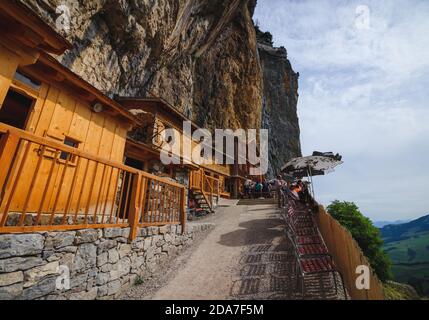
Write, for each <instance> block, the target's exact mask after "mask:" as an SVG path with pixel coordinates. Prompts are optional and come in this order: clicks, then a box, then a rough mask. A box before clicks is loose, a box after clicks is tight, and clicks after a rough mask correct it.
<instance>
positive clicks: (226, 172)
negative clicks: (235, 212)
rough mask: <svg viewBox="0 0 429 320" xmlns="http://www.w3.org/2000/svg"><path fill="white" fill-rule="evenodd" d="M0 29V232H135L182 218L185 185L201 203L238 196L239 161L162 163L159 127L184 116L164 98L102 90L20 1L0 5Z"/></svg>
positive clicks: (172, 124)
mask: <svg viewBox="0 0 429 320" xmlns="http://www.w3.org/2000/svg"><path fill="white" fill-rule="evenodd" d="M0 27H1V30H2V33H1V35H0V65H1V68H0V233H8V232H32V231H45V230H67V229H79V228H104V227H109V226H131V227H132V228H131V230H132V232H131V237H134V236H135V233H136V230H137V228H138V227H139V226H148V225H164V224H184V223H185V221H186V206H187V203H188V191H189V196H190V197H195V198H196V199H199V200H198V201H197V202H198V203H200V204H201V205H202V206H205V207H207V208H208V209H213V207H214V206H215V204H216V201H218V199H219V198H220V197H227V198H228V197H231V193H230V192H232V193H233V195H237V193H238V188H239V185H240V184H241V181H242V179H244V177H243V175H238V166H228V165H225V166H217V165H213V166H198V165H195V164H189V165H174V166H169V167H164V166H162V165H161V163H160V158H159V145H157V143H156V141H155V143H154V140H153V136H154V135H156V134H157V131H156V130H159V128H160V127H164V128H166V127H175V128H177V129H179V130H180V129H181V128H182V123H183V121H185V120H187V119H186V118H185V117H184V116H183V115H182V114H181V113H180V112H178V111H177V110H176V109H175V108H174V107H172V106H171V105H169V104H168V103H167V102H165V101H163V100H162V99H158V98H157V99H136V98H118V99H116V100H113V99H111V98H109V97H107V96H106V95H104V94H103V93H102V92H101V91H99V90H97V89H96V88H95V87H93V86H92V85H90V84H89V83H87V82H86V81H85V80H83V79H82V78H80V77H79V76H77V75H76V74H74V73H73V72H72V71H70V70H69V69H68V68H66V67H65V66H63V65H62V64H61V63H59V62H58V61H57V60H56V59H55V58H54V56H55V55H61V54H63V53H64V52H65V51H66V50H68V49H70V48H71V44H70V43H69V42H68V41H67V40H66V39H65V38H63V37H62V36H61V35H59V34H58V33H56V32H55V31H54V30H53V29H52V28H51V27H50V26H48V25H47V24H45V23H44V22H43V21H42V20H41V19H40V18H39V17H37V16H36V15H35V14H34V13H33V12H32V11H31V10H29V9H27V8H26V7H25V6H24V5H22V4H19V2H15V1H1V2H0ZM130 110H140V111H141V112H142V113H143V114H144V115H143V116H141V115H140V116H139V115H136V114H135V113H134V114H133V113H132V112H130ZM196 128H197V127H196V125H195V124H193V129H196ZM136 132H137V133H140V134H142V133H143V137H140V138H139V139H137V138H136ZM182 133H183V132H182ZM234 190H235V192H234Z"/></svg>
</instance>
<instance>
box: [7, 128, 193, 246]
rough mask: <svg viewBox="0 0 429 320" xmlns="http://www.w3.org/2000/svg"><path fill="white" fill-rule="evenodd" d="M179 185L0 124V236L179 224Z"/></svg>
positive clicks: (182, 215)
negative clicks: (19, 233)
mask: <svg viewBox="0 0 429 320" xmlns="http://www.w3.org/2000/svg"><path fill="white" fill-rule="evenodd" d="M185 190H186V189H185V186H183V185H180V184H177V183H174V182H171V181H168V180H164V179H162V178H159V177H157V176H154V175H151V174H148V173H146V172H143V171H139V170H136V169H134V168H131V167H128V166H125V165H123V164H121V163H117V162H114V161H109V160H106V159H104V158H100V157H97V156H94V155H91V154H89V153H86V152H83V151H81V150H78V149H76V148H72V147H69V146H66V145H63V144H61V143H57V142H54V141H52V140H49V139H46V138H42V137H39V136H36V135H34V134H32V133H30V132H26V131H22V130H19V129H16V128H14V127H10V126H7V125H5V124H2V123H0V233H17V232H34V231H50V230H74V229H84V228H105V227H128V226H129V227H131V235H130V237H131V239H134V237H135V236H136V234H137V228H138V227H145V226H151V225H166V224H179V223H181V224H183V228H182V230H184V229H185V228H184V227H185V217H186V210H185V209H186V208H185V199H186V197H185Z"/></svg>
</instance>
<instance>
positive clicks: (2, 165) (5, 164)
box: [0, 132, 19, 202]
mask: <svg viewBox="0 0 429 320" xmlns="http://www.w3.org/2000/svg"><path fill="white" fill-rule="evenodd" d="M18 145H19V136H17V135H14V134H12V133H10V132H8V133H5V134H3V135H2V137H1V140H0V202H1V199H2V198H3V194H4V192H5V186H6V184H7V179H8V175H9V170H10V168H11V167H12V164H13V160H14V158H15V154H16V149H17V148H18Z"/></svg>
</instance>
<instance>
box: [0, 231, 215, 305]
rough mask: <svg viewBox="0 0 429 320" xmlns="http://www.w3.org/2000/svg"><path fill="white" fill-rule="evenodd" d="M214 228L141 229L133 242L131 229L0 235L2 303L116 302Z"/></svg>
mask: <svg viewBox="0 0 429 320" xmlns="http://www.w3.org/2000/svg"><path fill="white" fill-rule="evenodd" d="M213 227H214V226H213V225H211V224H204V223H200V224H198V223H190V224H188V226H187V228H186V232H185V233H182V230H181V226H163V227H148V228H141V229H139V236H138V237H137V239H136V240H135V241H133V242H131V243H128V237H129V233H130V229H129V228H107V229H103V230H96V229H84V230H78V231H67V232H44V233H32V234H7V235H0V300H9V299H10V300H14V299H22V300H38V299H41V300H51V299H54V300H59V299H60V300H61V299H62V300H64V299H67V300H95V299H103V300H104V299H114V298H115V297H118V295H120V294H121V292H123V291H124V290H126V289H127V288H129V287H130V286H132V285H133V284H134V282H135V280H136V279H137V277H139V280H142V281H143V282H144V280H146V279H148V278H150V277H152V276H154V275H159V274H162V272H163V270H165V267H166V266H167V265H168V262H169V261H171V259H173V258H174V257H175V256H176V255H177V254H179V253H180V252H182V251H183V250H184V249H185V248H187V247H188V246H189V245H190V244H192V242H193V241H194V240H196V239H201V237H203V236H204V235H205V234H207V232H209V231H210V230H211V229H212V228H213ZM66 279H68V280H66Z"/></svg>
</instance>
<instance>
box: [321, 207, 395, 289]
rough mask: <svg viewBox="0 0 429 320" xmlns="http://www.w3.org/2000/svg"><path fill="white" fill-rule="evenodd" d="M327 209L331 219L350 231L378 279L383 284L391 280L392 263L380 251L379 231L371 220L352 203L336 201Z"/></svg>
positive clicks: (381, 242) (381, 243) (381, 244)
mask: <svg viewBox="0 0 429 320" xmlns="http://www.w3.org/2000/svg"><path fill="white" fill-rule="evenodd" d="M327 209H328V212H329V213H330V214H331V215H332V217H333V218H335V219H336V220H337V221H338V222H339V223H340V224H341V225H342V226H344V227H345V228H347V229H348V230H349V231H350V233H351V234H352V236H353V238H354V239H355V240H356V242H357V243H358V244H359V246H360V247H361V249H362V251H363V253H364V255H365V256H366V257H367V259H368V262H369V263H370V265H371V267H372V268H373V269H374V271H375V273H376V274H377V276H378V278H379V279H380V280H381V281H383V282H385V281H387V280H390V279H392V270H391V268H392V262H391V261H390V258H389V257H388V256H387V254H386V253H385V252H384V251H383V249H382V246H383V240H382V239H381V234H380V230H379V229H378V228H376V227H375V226H374V225H373V224H372V222H371V220H370V219H368V218H367V217H365V216H364V215H363V214H362V213H361V212H360V211H359V208H358V207H357V206H356V204H354V203H353V202H340V201H338V200H336V201H334V202H332V203H331V205H329V206H328V208H327Z"/></svg>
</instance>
